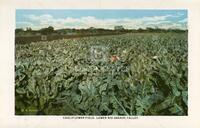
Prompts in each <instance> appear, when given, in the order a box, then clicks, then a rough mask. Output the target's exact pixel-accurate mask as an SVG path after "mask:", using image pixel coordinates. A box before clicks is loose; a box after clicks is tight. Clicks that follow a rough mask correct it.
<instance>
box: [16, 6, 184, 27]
mask: <svg viewBox="0 0 200 128" xmlns="http://www.w3.org/2000/svg"><path fill="white" fill-rule="evenodd" d="M118 25H122V26H123V27H124V28H126V29H139V28H144V29H145V28H147V27H152V28H157V27H158V28H164V29H169V28H171V29H184V30H185V29H187V10H157V9H156V10H147V9H145V10H144V9H140V10H135V9H129V10H124V9H121V10H114V9H109V10H105V9H103V10H101V9H99V10H97V9H89V10H85V9H82V10H81V9H80V10H77V9H70V10H69V9H62V10H61V9H55V10H54V9H51V10H48V9H17V10H16V28H23V29H25V28H26V27H31V28H32V29H35V30H38V29H41V28H45V27H48V26H53V27H54V29H62V28H77V29H80V28H90V27H95V28H105V29H113V28H114V26H118Z"/></svg>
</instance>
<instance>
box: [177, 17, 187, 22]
mask: <svg viewBox="0 0 200 128" xmlns="http://www.w3.org/2000/svg"><path fill="white" fill-rule="evenodd" d="M187 21H188V19H187V18H185V19H183V20H180V21H178V22H179V23H186V22H187Z"/></svg>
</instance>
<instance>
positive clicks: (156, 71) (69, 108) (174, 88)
mask: <svg viewBox="0 0 200 128" xmlns="http://www.w3.org/2000/svg"><path fill="white" fill-rule="evenodd" d="M15 52H16V53H15V114H17V115H41V114H42V115H187V110H188V104H187V103H188V101H187V95H188V91H187V90H188V62H187V57H188V43H187V33H170V32H168V33H132V34H131V33H130V34H123V35H110V36H97V37H84V38H75V39H62V40H54V41H47V42H38V43H29V44H23V45H21V44H20V43H19V44H16V49H15Z"/></svg>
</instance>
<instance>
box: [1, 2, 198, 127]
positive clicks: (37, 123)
mask: <svg viewBox="0 0 200 128" xmlns="http://www.w3.org/2000/svg"><path fill="white" fill-rule="evenodd" d="M199 7H200V1H199V0H184V1H183V0H173V1H172V2H170V1H168V2H167V1H165V0H151V1H150V0H148V2H147V1H146V0H15V1H14V0H13V1H12V0H1V1H0V52H1V54H0V127H1V128H11V127H12V128H13V127H20V128H23V127H24V128H27V127H28V128H36V127H42V128H51V127H52V128H54V127H57V128H58V127H59V128H60V127H70V128H77V127H81V128H82V127H83V128H84V127H87V128H90V127H98V128H105V127H114V128H122V127H123V128H126V127H132V128H134V127H140V128H149V127H153V128H168V127H170V128H177V127H180V128H188V127H192V128H200V121H198V118H199V115H200V103H199V101H200V68H199V67H200V57H199V56H200V24H199V21H200V8H199ZM30 8H31V9H187V10H188V18H189V23H188V28H189V36H188V37H189V38H188V39H189V41H188V45H189V48H188V50H189V57H188V63H189V64H188V67H189V78H188V88H189V102H188V103H189V110H188V116H139V119H136V120H97V119H96V120H90V119H88V120H86V119H84V120H74V119H70V120H68V119H62V116H15V115H14V28H15V9H30Z"/></svg>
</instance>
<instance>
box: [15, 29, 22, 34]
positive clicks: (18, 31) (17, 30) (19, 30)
mask: <svg viewBox="0 0 200 128" xmlns="http://www.w3.org/2000/svg"><path fill="white" fill-rule="evenodd" d="M20 32H24V29H23V28H16V29H15V33H20Z"/></svg>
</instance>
